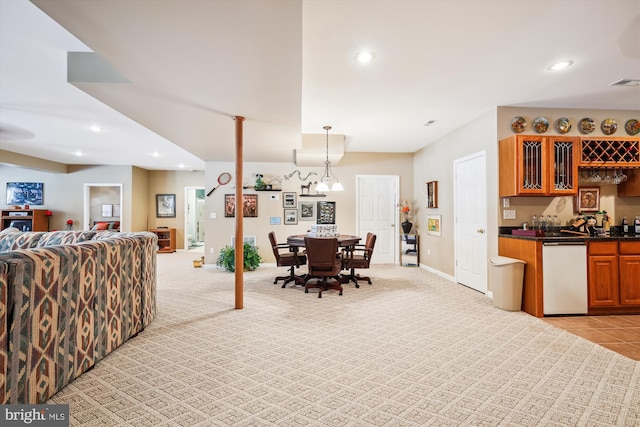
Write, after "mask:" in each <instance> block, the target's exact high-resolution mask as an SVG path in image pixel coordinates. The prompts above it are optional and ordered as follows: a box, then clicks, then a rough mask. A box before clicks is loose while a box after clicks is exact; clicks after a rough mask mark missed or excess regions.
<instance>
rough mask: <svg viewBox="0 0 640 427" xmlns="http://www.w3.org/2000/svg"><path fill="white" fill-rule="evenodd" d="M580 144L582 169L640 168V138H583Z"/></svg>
mask: <svg viewBox="0 0 640 427" xmlns="http://www.w3.org/2000/svg"><path fill="white" fill-rule="evenodd" d="M580 142H581V144H580V145H581V147H580V152H581V156H580V166H581V167H591V168H593V167H605V168H606V167H608V168H611V167H614V168H615V167H619V168H629V167H638V166H640V138H625V137H619V138H614V137H599V138H595V137H591V138H587V137H583V138H581V141H580Z"/></svg>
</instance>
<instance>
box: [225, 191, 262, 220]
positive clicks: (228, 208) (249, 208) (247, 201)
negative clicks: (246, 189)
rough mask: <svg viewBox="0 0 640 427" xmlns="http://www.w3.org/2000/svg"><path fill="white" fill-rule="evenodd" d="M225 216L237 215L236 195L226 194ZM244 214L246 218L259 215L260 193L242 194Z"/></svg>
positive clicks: (232, 216)
mask: <svg viewBox="0 0 640 427" xmlns="http://www.w3.org/2000/svg"><path fill="white" fill-rule="evenodd" d="M224 216H225V218H234V217H235V216H236V195H235V194H225V195H224ZM242 216H243V217H245V218H257V217H258V195H257V194H243V195H242Z"/></svg>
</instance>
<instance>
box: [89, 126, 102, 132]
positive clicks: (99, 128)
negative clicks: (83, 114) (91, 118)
mask: <svg viewBox="0 0 640 427" xmlns="http://www.w3.org/2000/svg"><path fill="white" fill-rule="evenodd" d="M89 129H91V130H92V131H94V132H102V131H103V130H104V129H103V128H101V127H100V126H98V125H93V126H91V127H90V128H89Z"/></svg>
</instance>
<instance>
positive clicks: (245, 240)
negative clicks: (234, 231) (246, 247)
mask: <svg viewBox="0 0 640 427" xmlns="http://www.w3.org/2000/svg"><path fill="white" fill-rule="evenodd" d="M242 242H243V243H248V244H250V245H251V246H255V245H256V236H244V237H243V238H242ZM235 246H236V236H231V247H232V248H234V247H235Z"/></svg>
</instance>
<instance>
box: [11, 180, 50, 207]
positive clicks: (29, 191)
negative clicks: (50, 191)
mask: <svg viewBox="0 0 640 427" xmlns="http://www.w3.org/2000/svg"><path fill="white" fill-rule="evenodd" d="M43 193H44V184H43V183H42V182H7V205H41V204H42V198H43Z"/></svg>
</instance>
